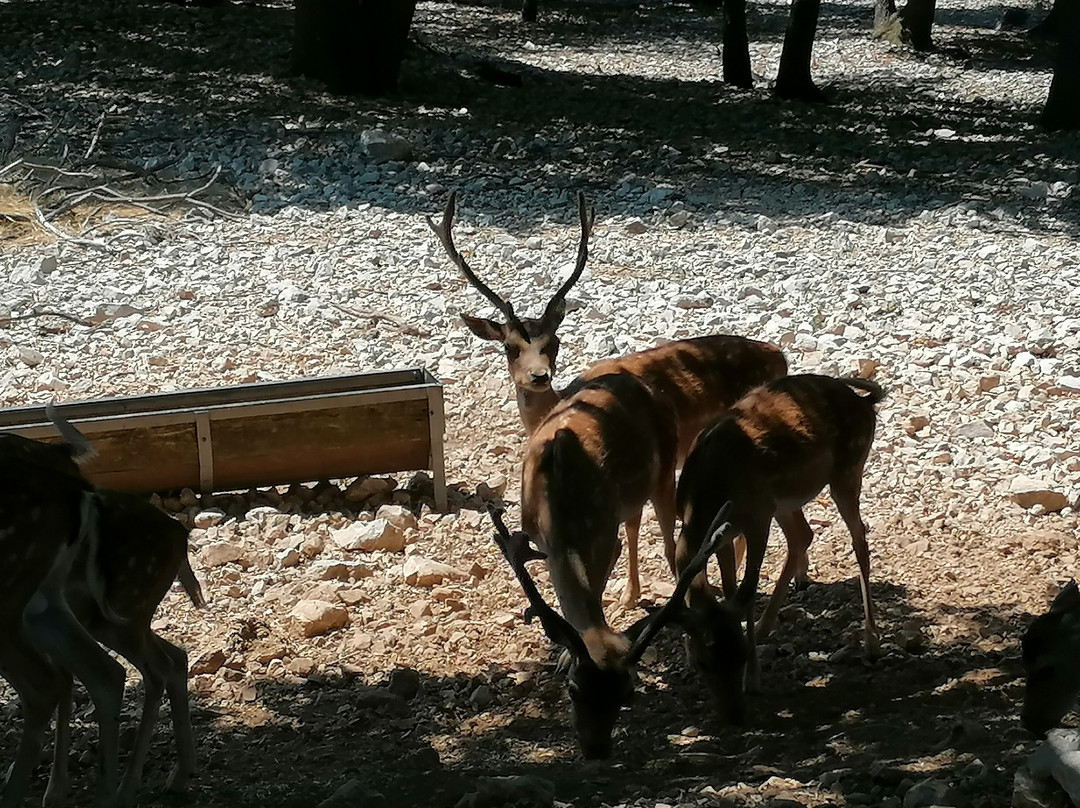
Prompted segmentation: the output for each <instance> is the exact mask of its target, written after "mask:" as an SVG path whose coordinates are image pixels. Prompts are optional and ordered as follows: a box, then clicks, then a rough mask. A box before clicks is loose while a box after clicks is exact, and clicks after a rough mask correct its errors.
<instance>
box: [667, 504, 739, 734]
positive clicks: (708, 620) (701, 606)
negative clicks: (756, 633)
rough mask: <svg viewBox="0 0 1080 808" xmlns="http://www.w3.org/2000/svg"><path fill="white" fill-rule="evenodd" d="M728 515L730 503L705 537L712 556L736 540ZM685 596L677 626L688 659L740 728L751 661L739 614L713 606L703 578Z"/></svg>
mask: <svg viewBox="0 0 1080 808" xmlns="http://www.w3.org/2000/svg"><path fill="white" fill-rule="evenodd" d="M730 513H731V503H730V502H728V503H726V504H725V505H724V507H722V508H721V509H720V511H719V512H718V513H717V514H716V516H715V517H713V520H712V523H711V524H710V525H709V529H708V531H707V532H706V534H705V535H706V536H709V537H711V538H710V540H709V541H708V542H706V543H707V544H709V545H711V546H713V548H714V549H716V550H718V549H720V548H721V547H722V546H723V545H724V544H726V543H728V542H730V541H732V540H733V539H734V538H735V536H734V535H733V534H732V535H725V534H727V533H729V532H730V528H731V523H730V522H729V521H728V518H729V516H730ZM684 529H685V528H684ZM688 568H689V567H688ZM688 590H689V595H688V605H687V608H685V609H681V610H679V611H678V612H677V613H676V615H675V622H676V623H678V625H679V627H680V628H682V629H683V631H684V632H685V638H684V641H685V645H686V653H687V656H689V657H690V661H691V663H692V664H693V666H694V668H695V669H696V670H697V672H698V674H699V675H700V676H701V678H702V680H703V681H704V682H705V686H706V687H707V688H708V690H709V692H710V693H711V694H712V697H713V700H714V701H715V703H716V707H717V710H718V711H719V713H720V714H721V715H722V716H724V718H725V719H726V720H727V721H728V723H730V724H737V725H738V724H742V723H744V722H745V720H746V698H745V694H744V692H743V690H744V688H743V678H744V676H745V673H746V663H747V660H748V657H749V649H748V648H747V643H746V637H745V635H744V634H743V628H742V611H741V609H740V608H739V607H738V606H737V605H736V604H735V603H734V602H733V601H730V600H717V599H716V598H715V597H714V596H713V594H712V590H711V589H710V587H709V584H708V581H707V579H706V578H705V576H703V575H702V576H700V577H699V578H698V579H696V580H695V581H694V582H693V583H692V584H691V585H690V586H689V587H688Z"/></svg>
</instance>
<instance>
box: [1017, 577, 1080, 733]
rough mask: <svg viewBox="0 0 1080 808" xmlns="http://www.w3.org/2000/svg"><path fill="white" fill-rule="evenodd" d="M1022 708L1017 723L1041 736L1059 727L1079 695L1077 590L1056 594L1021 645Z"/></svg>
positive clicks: (1072, 585)
mask: <svg viewBox="0 0 1080 808" xmlns="http://www.w3.org/2000/svg"><path fill="white" fill-rule="evenodd" d="M1021 645H1022V647H1023V658H1024V671H1025V674H1026V676H1025V680H1024V706H1023V709H1022V710H1021V713H1020V720H1021V721H1022V722H1023V724H1024V726H1025V727H1026V728H1027V729H1028V730H1030V731H1031V732H1033V733H1034V734H1036V735H1039V736H1040V737H1041V736H1043V735H1045V734H1046V733H1047V732H1048V731H1049V730H1050V729H1052V728H1053V727H1056V726H1058V724H1060V722H1061V719H1062V718H1063V717H1064V715H1065V714H1066V713H1067V712H1069V710H1071V709H1072V708H1073V707H1074V706H1075V705H1076V700H1077V696H1080V589H1078V588H1077V586H1076V581H1070V582H1069V584H1068V586H1066V587H1065V588H1064V589H1062V590H1061V592H1060V593H1058V596H1057V597H1056V598H1054V602H1053V603H1052V604H1051V605H1050V611H1049V612H1047V613H1046V614H1044V615H1040V616H1039V617H1036V618H1035V621H1034V622H1033V623H1032V624H1031V625H1030V626H1029V627H1028V630H1027V631H1026V632H1025V633H1024V638H1023V640H1022V642H1021Z"/></svg>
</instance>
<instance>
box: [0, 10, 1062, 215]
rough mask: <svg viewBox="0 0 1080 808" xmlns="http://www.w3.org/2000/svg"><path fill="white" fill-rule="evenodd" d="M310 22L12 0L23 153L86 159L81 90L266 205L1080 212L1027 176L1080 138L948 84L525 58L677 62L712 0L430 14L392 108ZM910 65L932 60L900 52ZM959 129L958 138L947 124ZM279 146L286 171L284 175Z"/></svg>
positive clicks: (154, 144)
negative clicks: (399, 139)
mask: <svg viewBox="0 0 1080 808" xmlns="http://www.w3.org/2000/svg"><path fill="white" fill-rule="evenodd" d="M749 11H750V15H751V19H750V21H749V24H750V28H751V32H752V33H751V38H752V39H755V40H760V39H761V38H770V37H774V38H776V39H778V38H779V37H780V36H782V32H783V28H784V24H785V23H786V19H787V6H786V5H785V4H780V5H777V6H764V7H762V6H757V5H753V6H751V8H750V10H749ZM869 14H870V10H869V9H867V8H864V7H862V6H854V5H852V6H845V5H842V4H833V3H825V4H823V5H822V13H821V20H820V26H819V32H818V36H819V39H820V38H822V37H827V36H837V35H839V36H843V37H858V38H862V37H865V36H866V28H867V24H868V19H867V17H868V15H869ZM974 22H976V19H975V17H974V15H965V14H964V13H962V12H960V11H956V12H949V14H945V13H943V14H942V15H939V25H938V30H939V32H940V31H941V30H942V26H944V25H967V24H973V23H974ZM989 22H990V21H989V20H985V21H984V23H985V24H989ZM291 24H292V15H291V13H290V11H289V10H288V9H287V8H285V7H279V6H266V5H227V6H222V7H218V8H211V9H204V8H178V7H176V6H172V5H157V4H153V3H143V2H133V3H131V4H119V3H115V4H114V3H103V4H92V5H86V4H84V5H78V6H76V5H74V4H73V3H70V2H69V0H38V2H28V3H15V4H6V5H4V6H0V52H3V53H5V54H7V56H6V58H5V64H8V65H18V67H19V70H21V71H22V72H21V73H17V72H16V71H13V70H9V71H7V72H6V75H5V77H4V78H3V79H0V92H2V93H3V95H4V97H5V99H6V101H7V102H8V103H7V106H8V109H10V110H13V111H14V113H15V115H17V116H18V119H19V120H18V135H17V137H16V138H15V139H14V148H13V149H12V151H11V154H16V155H17V154H23V153H30V154H55V155H60V154H62V153H63V152H64V150H65V149H67V151H68V153H69V154H78V153H80V152H81V151H83V150H84V149H85V148H86V146H87V143H88V142H89V140H90V138H91V137H92V135H93V132H94V129H95V121H94V120H93V117H94V116H93V115H91V116H89V119H78V118H77V117H74V116H73V115H72V114H71V113H70V111H67V110H66V108H65V107H64V106H63V105H60V104H57V105H56V107H55V108H54V107H52V106H51V103H52V101H51V99H56V98H58V97H61V96H63V95H71V96H73V97H74V96H78V97H80V98H88V97H89V98H93V99H97V100H93V101H87V102H86V105H87V107H88V108H90V109H94V110H98V111H100V112H101V113H107V114H105V115H103V124H102V127H101V132H100V140H99V143H98V146H97V153H98V154H99V155H100V156H101V157H108V158H110V159H115V160H121V161H131V162H138V163H140V164H143V163H151V162H153V163H154V164H155V165H156V164H167V163H168V162H169V161H170V160H175V164H174V167H173V168H172V169H169V170H170V171H173V172H175V173H176V174H178V175H180V176H185V174H184V172H185V171H187V172H189V173H197V172H201V175H202V176H205V175H206V174H208V173H209V171H210V169H211V168H212V167H213V166H214V165H215V164H221V165H223V166H224V168H225V171H224V172H223V177H224V178H225V179H226V180H227V181H229V182H231V183H232V184H233V185H234V186H235V189H236V195H237V196H238V197H240V198H244V199H251V200H253V206H254V208H255V209H256V210H260V211H273V210H275V209H277V208H279V207H281V206H283V205H284V204H286V203H287V202H288V203H291V204H294V205H300V206H307V207H314V208H328V207H334V206H338V205H342V204H356V203H359V202H364V201H368V200H376V203H377V204H379V205H383V206H391V207H394V208H395V209H400V210H406V211H410V212H419V211H422V212H434V211H435V210H437V209H438V208H439V207H441V205H442V202H443V199H444V196H443V194H442V191H441V190H439V188H438V187H436V186H441V187H444V188H447V187H463V188H464V190H465V191H466V192H467V195H466V196H465V197H464V199H463V201H464V204H466V205H467V206H469V207H470V208H471V209H472V210H474V211H477V212H479V213H491V214H494V215H495V216H497V217H499V218H502V219H504V220H506V219H510V220H511V221H512V223H513V224H515V225H517V224H518V223H520V226H522V227H528V226H531V220H532V219H533V218H534V217H535V216H537V215H540V207H541V203H542V209H543V212H544V215H548V214H550V213H551V212H553V211H554V212H555V215H559V212H561V211H567V210H570V209H571V207H570V205H569V203H570V201H571V200H570V196H571V194H572V192H576V191H577V190H579V189H585V190H586V191H587V192H588V193H589V194H590V198H593V197H599V198H598V199H597V205H598V208H599V209H600V210H602V211H603V212H604V214H605V215H611V214H620V213H625V214H636V213H638V212H639V211H640V210H641V209H642V207H643V206H644V207H645V209H647V208H648V206H649V205H650V204H653V203H651V202H650V201H649V200H648V197H647V192H648V190H649V189H650V188H657V187H660V188H667V189H670V194H669V198H668V201H669V202H670V200H673V199H681V200H683V201H684V202H685V203H686V204H687V206H688V207H689V208H691V209H692V210H698V211H702V212H704V213H706V214H715V215H717V216H720V217H723V218H724V219H727V220H733V221H752V219H753V218H754V217H756V216H758V215H761V214H764V215H767V216H769V217H772V218H775V219H778V220H780V221H781V222H782V221H784V220H786V219H787V218H788V217H795V216H806V215H814V214H819V213H824V212H826V211H832V212H835V213H837V214H839V215H840V216H842V217H844V218H849V219H853V220H857V221H864V222H871V223H879V224H897V223H901V224H902V223H903V222H904V221H905V220H907V219H909V218H911V217H913V216H918V215H919V214H921V213H922V212H923V211H924V210H937V209H940V208H950V207H953V206H957V205H963V206H964V207H965V209H966V210H968V211H972V210H973V211H975V212H978V213H981V214H990V213H991V212H993V211H997V212H998V213H997V214H995V216H996V217H997V218H1002V217H1004V218H1005V219H1015V220H1017V221H1018V222H1019V223H1021V224H1023V225H1026V226H1031V227H1037V228H1049V229H1054V230H1057V229H1062V228H1068V229H1073V228H1075V225H1076V212H1075V208H1074V206H1073V205H1072V203H1070V202H1069V201H1068V200H1067V199H1066V200H1061V199H1057V198H1050V199H1042V200H1038V201H1032V200H1031V199H1029V198H1026V197H1024V196H1022V195H1018V194H1017V193H1015V188H1016V185H1017V183H1021V182H1030V181H1032V180H1034V179H1038V180H1040V181H1042V182H1045V183H1047V184H1053V183H1054V182H1058V181H1064V182H1072V181H1073V180H1074V178H1075V173H1076V166H1077V159H1076V158H1077V154H1078V153H1080V152H1078V150H1077V147H1076V142H1075V140H1074V139H1072V138H1071V137H1067V136H1061V135H1046V134H1043V133H1041V132H1040V131H1039V130H1038V129H1037V128H1036V126H1035V124H1036V119H1037V115H1038V111H1037V110H1035V109H1031V108H1024V107H1016V106H1008V105H1003V104H1000V103H997V102H995V101H993V100H988V99H986V98H983V97H973V98H955V97H952V96H950V95H948V94H946V93H943V92H941V91H940V90H939V88H937V87H936V86H935V85H934V83H933V82H929V81H917V80H905V79H902V78H901V77H899V76H885V77H883V76H882V75H880V74H876V75H874V76H873V77H870V78H868V77H866V76H859V75H851V76H849V77H845V78H839V79H838V78H835V77H834V78H832V79H830V80H829V81H828V82H827V84H824V85H823V89H824V90H825V91H826V92H828V93H829V96H830V99H831V100H832V102H833V103H832V104H831V105H830V106H828V107H813V108H807V107H804V106H801V105H794V106H793V105H790V104H787V103H783V102H781V101H778V100H777V99H775V98H774V97H773V96H772V95H771V93H769V92H768V91H767V88H765V87H757V88H755V89H753V90H749V91H743V90H737V89H733V88H730V87H727V86H724V85H723V84H722V83H721V82H720V80H719V73H720V65H719V64H717V78H716V79H712V80H689V79H680V78H677V77H674V76H672V77H668V78H664V79H659V80H657V79H647V78H642V77H639V76H631V75H618V74H605V75H587V74H581V73H566V72H559V71H554V70H544V69H540V68H536V67H531V66H528V65H526V64H524V63H523V62H521V61H520V60H519V59H518V55H526V56H527V54H528V53H529V48H528V47H526V45H527V43H532V45H531V47H535V48H539V49H544V48H548V47H559V46H561V44H562V43H570V44H572V45H574V46H581V47H585V46H587V47H588V48H590V49H605V48H612V49H617V48H623V47H638V48H646V49H649V50H651V51H655V52H656V53H658V54H661V55H663V54H671V55H673V56H674V55H675V54H677V53H678V52H679V50H680V49H682V48H685V47H687V45H686V43H712V42H715V40H716V38H717V34H716V29H717V20H716V18H715V17H706V16H704V15H702V14H701V13H699V11H698V10H695V9H688V8H685V7H680V6H672V5H670V4H660V3H656V4H649V5H642V6H640V7H639V6H627V5H624V4H609V5H600V4H596V5H592V4H590V5H584V6H581V7H577V6H575V7H574V10H573V12H570V11H566V12H564V11H563V10H562V7H553V8H552V9H551V10H550V12H549V14H548V16H547V17H545V21H544V23H543V24H542V25H539V26H533V27H527V28H523V27H522V26H521V24H520V22H519V21H518V20H517V19H516V15H513V14H509V13H508V14H502V15H490V14H488V13H487V12H486V11H485V10H484V7H479V8H477V7H458V6H443V5H435V6H427V5H425V6H421V7H420V9H418V11H417V19H416V22H415V24H414V27H413V30H414V36H415V37H417V38H418V39H419V40H421V41H423V42H425V43H427V44H429V45H431V47H433V48H434V49H435V50H436V51H437V53H436V52H433V51H432V50H431V49H429V48H413V50H412V52H411V53H410V54H409V56H408V58H407V60H406V63H405V65H404V67H403V72H402V76H401V81H400V95H399V96H397V97H395V98H388V99H382V100H351V99H339V98H334V97H331V96H329V95H326V94H324V93H323V92H322V91H321V88H320V87H319V86H317V85H316V84H313V83H312V82H309V81H306V80H303V79H289V78H284V77H283V76H284V74H285V73H286V72H287V68H288V60H289V49H290V41H291ZM45 32H48V33H47V34H46V33H45ZM240 32H242V35H241V34H240ZM939 40H940V41H939V46H940V48H941V54H940V55H936V56H934V58H945V59H947V60H953V59H955V60H958V61H960V62H961V63H962V64H963V65H964V66H965V67H971V68H978V69H984V68H985V69H994V70H1005V71H1029V70H1032V69H1042V70H1045V69H1046V68H1047V66H1048V64H1049V61H1048V60H1049V59H1050V54H1049V53H1048V52H1047V51H1046V49H1045V47H1044V46H1043V45H1041V44H1039V43H1037V42H1033V41H1031V40H1030V39H1029V38H1027V37H1025V36H1023V35H1021V34H1018V33H1005V32H1001V33H996V34H995V33H991V32H990V31H988V30H987V31H979V32H973V33H972V34H971V35H970V37H966V36H965V34H964V33H963V32H949V33H948V34H947V35H944V34H943V35H942V36H941V37H939ZM866 47H867V48H876V47H882V46H880V45H878V44H875V43H871V42H869V41H867V43H866ZM455 55H465V56H468V57H469V58H475V57H477V56H479V57H487V56H491V57H498V59H499V60H500V61H499V63H500V65H501V66H503V67H507V66H509V67H510V68H512V69H514V70H515V71H517V72H519V73H520V75H521V77H522V87H521V88H519V89H508V88H504V87H498V86H493V85H492V84H490V83H488V82H486V81H484V80H483V79H480V78H477V77H476V75H475V73H472V72H468V71H463V70H462V69H461V68H460V67H459V62H458V61H457V60H455V59H454V58H453V57H454V56H455ZM895 58H897V59H918V58H922V57H919V56H916V55H914V54H911V53H909V52H904V51H900V52H898V53H897V54H896V57H895ZM826 61H827V57H826ZM110 106H112V108H111V109H110ZM373 127H386V128H388V129H391V130H393V131H395V132H397V133H399V134H402V135H404V136H405V137H407V138H408V139H409V140H410V142H411V143H412V144H413V146H414V152H415V158H416V161H414V162H408V163H395V162H390V163H383V164H379V165H375V164H373V163H371V162H370V161H369V160H368V159H367V158H366V157H364V156H363V153H362V149H361V146H360V141H359V135H360V132H361V131H363V130H364V129H367V128H373ZM940 130H948V131H951V132H953V133H954V135H952V136H950V137H948V138H941V137H938V136H936V135H934V134H933V133H934V132H936V131H940ZM268 159H270V160H273V161H276V168H273V169H272V170H271V169H269V168H266V161H267V160H268ZM419 161H422V162H423V163H424V164H425V165H424V167H423V168H421V167H419ZM913 169H917V170H914V171H913ZM628 174H632V178H631V179H628ZM163 176H166V174H163ZM432 183H435V184H436V186H433V185H432Z"/></svg>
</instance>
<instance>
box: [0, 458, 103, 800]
mask: <svg viewBox="0 0 1080 808" xmlns="http://www.w3.org/2000/svg"><path fill="white" fill-rule="evenodd" d="M0 490H2V491H3V492H4V493H3V496H2V497H0V674H2V675H3V677H4V678H5V679H7V681H8V682H9V683H10V684H11V686H12V687H13V688H15V691H16V692H17V693H18V695H19V700H20V703H21V705H22V712H23V731H22V735H21V736H20V738H19V744H18V748H17V749H16V752H15V761H14V762H13V763H12V765H11V767H10V768H9V769H8V773H7V778H6V781H5V783H4V789H3V796H2V797H0V806H2V808H17V806H20V805H21V804H22V801H23V798H24V796H25V794H26V789H27V786H28V785H29V782H30V776H31V774H32V773H33V770H34V767H35V766H36V765H37V762H38V758H39V756H40V754H41V747H42V745H43V744H44V740H45V732H46V730H47V729H48V726H49V720H50V719H51V718H52V714H53V711H54V710H55V709H56V707H57V705H58V703H59V701H60V698H61V696H62V695H63V693H65V692H66V690H67V688H68V687H69V686H70V685H69V683H68V679H69V677H70V676H71V675H72V674H73V675H75V676H77V677H78V678H79V680H80V681H81V682H82V683H83V685H84V686H85V687H86V689H87V692H88V693H89V694H90V698H91V700H92V701H93V703H94V708H95V718H96V720H97V724H98V750H99V766H100V776H99V779H98V796H97V804H98V805H113V804H114V801H115V798H116V788H117V782H118V777H119V761H118V758H119V731H120V707H121V703H122V701H123V697H124V669H123V668H122V667H121V666H120V664H119V663H118V662H116V661H115V660H113V659H112V658H111V657H110V656H109V655H108V654H107V653H106V652H105V651H104V650H103V649H102V648H101V646H99V645H98V644H97V643H96V642H95V641H94V639H93V638H92V637H91V636H90V635H89V634H88V633H87V631H86V629H84V628H83V627H82V625H80V624H79V622H78V621H77V620H76V619H75V617H74V616H73V615H72V613H71V611H70V610H69V609H68V606H67V603H66V601H65V596H64V590H65V587H66V585H67V583H68V581H72V580H78V579H80V578H81V579H83V583H84V584H85V586H86V589H87V591H89V592H91V593H98V594H99V593H103V592H104V586H103V584H102V583H101V581H100V570H99V569H98V568H97V566H96V564H95V563H94V554H93V553H91V554H90V555H89V556H86V558H87V559H88V563H86V564H85V566H80V565H77V564H76V557H77V556H79V554H80V553H81V552H82V551H83V547H84V545H87V546H89V547H91V548H93V547H94V546H95V544H96V539H97V536H96V530H97V515H96V508H97V502H96V496H95V494H94V491H93V489H92V487H91V486H90V485H89V484H88V483H86V482H85V481H84V480H82V479H80V478H78V477H76V476H72V475H70V474H65V473H58V472H56V471H53V470H51V469H49V468H48V467H46V466H42V465H38V464H35V463H32V462H28V461H26V460H23V459H20V458H18V457H5V458H4V459H3V462H0ZM98 606H99V608H101V609H103V610H107V609H108V606H107V604H105V603H104V602H99V604H98ZM60 796H61V795H60V794H59V793H58V791H57V790H56V789H52V790H49V791H46V795H45V800H46V804H47V805H51V804H56V802H57V801H58V800H59V798H60Z"/></svg>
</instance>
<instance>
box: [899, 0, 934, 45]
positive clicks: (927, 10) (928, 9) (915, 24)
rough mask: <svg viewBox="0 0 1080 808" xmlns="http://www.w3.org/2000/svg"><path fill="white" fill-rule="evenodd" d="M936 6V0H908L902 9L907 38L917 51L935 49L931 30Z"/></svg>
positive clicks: (901, 15) (901, 18)
mask: <svg viewBox="0 0 1080 808" xmlns="http://www.w3.org/2000/svg"><path fill="white" fill-rule="evenodd" d="M935 6H936V0H908V1H907V3H906V4H905V5H904V7H903V9H901V11H900V22H901V23H903V26H904V33H905V34H906V39H907V41H908V42H910V43H911V47H913V48H914V49H915V50H917V51H931V50H933V49H934V40H933V37H932V36H931V31H932V30H933V28H934V9H935Z"/></svg>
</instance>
